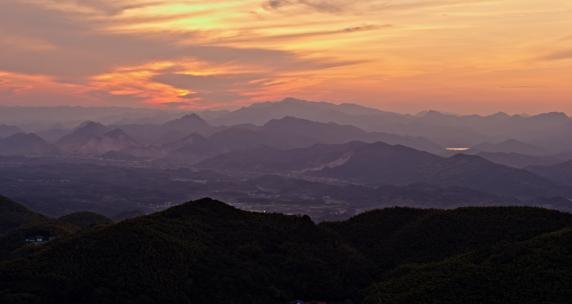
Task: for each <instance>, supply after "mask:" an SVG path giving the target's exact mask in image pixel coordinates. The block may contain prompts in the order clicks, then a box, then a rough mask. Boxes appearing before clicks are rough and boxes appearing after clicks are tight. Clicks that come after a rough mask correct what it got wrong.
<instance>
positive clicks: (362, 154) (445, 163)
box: [197, 142, 569, 197]
mask: <svg viewBox="0 0 572 304" xmlns="http://www.w3.org/2000/svg"><path fill="white" fill-rule="evenodd" d="M197 166H198V167H200V168H210V169H219V170H223V169H224V170H235V171H246V172H265V173H268V172H278V173H298V174H302V175H309V176H315V177H323V178H329V179H335V180H340V181H347V182H354V183H360V184H367V185H408V184H414V183H426V184H431V185H438V186H462V187H468V188H472V189H475V190H480V191H485V192H489V193H494V194H498V195H509V196H518V197H542V196H554V195H564V194H567V193H568V192H569V190H568V189H567V188H565V187H563V186H561V185H559V184H558V183H556V182H552V181H550V180H548V179H545V178H542V177H540V176H537V175H535V174H533V173H530V172H528V171H525V170H520V169H516V168H511V167H506V166H503V165H499V164H496V163H493V162H490V161H488V160H486V159H483V158H481V157H478V156H472V155H462V154H459V155H455V156H453V157H448V158H446V157H441V156H437V155H434V154H430V153H427V152H423V151H418V150H415V149H412V148H409V147H405V146H401V145H389V144H386V143H382V142H377V143H370V144H368V143H361V142H352V143H348V144H342V145H316V146H312V147H309V148H302V149H294V150H287V151H284V150H277V149H269V148H262V149H256V150H251V151H242V152H233V153H228V154H223V155H221V156H218V157H215V158H212V159H209V160H205V161H203V162H201V163H199V164H198V165H197Z"/></svg>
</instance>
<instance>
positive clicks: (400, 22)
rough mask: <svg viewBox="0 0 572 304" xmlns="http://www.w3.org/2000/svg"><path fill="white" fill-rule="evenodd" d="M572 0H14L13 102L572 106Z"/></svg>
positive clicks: (3, 88)
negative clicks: (292, 100) (291, 99)
mask: <svg viewBox="0 0 572 304" xmlns="http://www.w3.org/2000/svg"><path fill="white" fill-rule="evenodd" d="M571 79H572V1H539V0H394V1H391V0H382V1H378V0H368V1H348V0H329V1H328V0H255V1H250V0H213V1H194V0H3V1H1V2H0V104H2V105H62V104H63V105H91V106H133V107H149V106H152V107H182V108H189V109H211V108H212V109H220V108H236V107H239V106H243V105H246V104H250V103H252V102H257V101H266V100H276V99H282V98H284V97H286V96H295V97H299V98H305V99H311V100H328V101H334V102H356V103H361V104H364V105H368V106H374V107H378V108H382V109H386V110H393V111H404V112H417V111H422V110H427V109H436V110H442V111H449V112H457V113H492V112H496V111H506V112H509V113H522V112H529V113H536V112H543V111H566V112H568V113H571V114H572V81H571Z"/></svg>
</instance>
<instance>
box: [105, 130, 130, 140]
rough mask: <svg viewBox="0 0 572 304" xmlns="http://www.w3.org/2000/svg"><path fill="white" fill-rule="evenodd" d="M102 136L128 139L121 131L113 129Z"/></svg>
mask: <svg viewBox="0 0 572 304" xmlns="http://www.w3.org/2000/svg"><path fill="white" fill-rule="evenodd" d="M103 136H105V137H114V138H119V137H129V136H128V135H127V134H126V133H125V132H124V131H123V130H121V129H118V128H115V129H113V130H111V131H108V132H106V133H105V134H103Z"/></svg>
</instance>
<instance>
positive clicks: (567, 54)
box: [542, 49, 572, 60]
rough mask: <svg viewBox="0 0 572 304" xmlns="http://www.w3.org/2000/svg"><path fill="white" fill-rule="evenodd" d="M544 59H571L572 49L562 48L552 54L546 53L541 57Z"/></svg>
mask: <svg viewBox="0 0 572 304" xmlns="http://www.w3.org/2000/svg"><path fill="white" fill-rule="evenodd" d="M542 59H544V60H566V59H572V49H567V50H562V51H558V52H554V53H552V54H548V55H546V56H544V57H542Z"/></svg>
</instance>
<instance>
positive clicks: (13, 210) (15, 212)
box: [0, 196, 47, 235]
mask: <svg viewBox="0 0 572 304" xmlns="http://www.w3.org/2000/svg"><path fill="white" fill-rule="evenodd" d="M45 220H47V218H46V217H44V216H43V215H40V214H38V213H35V212H33V211H31V210H29V209H27V208H26V207H24V206H22V205H20V204H18V203H15V202H13V201H11V200H9V199H7V198H5V197H3V196H0V235H1V234H3V233H6V232H8V231H10V230H12V229H17V228H19V227H22V226H24V225H31V224H35V223H39V222H42V221H45Z"/></svg>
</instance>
